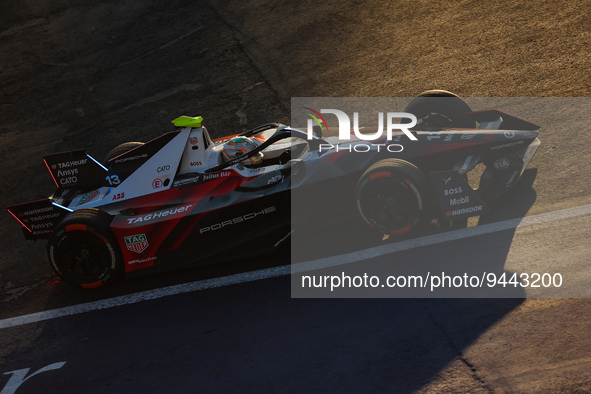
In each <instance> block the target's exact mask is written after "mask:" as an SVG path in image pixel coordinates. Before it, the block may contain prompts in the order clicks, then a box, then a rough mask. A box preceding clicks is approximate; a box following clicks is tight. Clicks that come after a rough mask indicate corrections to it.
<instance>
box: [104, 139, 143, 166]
mask: <svg viewBox="0 0 591 394" xmlns="http://www.w3.org/2000/svg"><path fill="white" fill-rule="evenodd" d="M142 145H144V143H143V142H125V143H123V144H121V145H117V146H116V147H114V148H113V149H111V151H110V152H109V153H107V156H105V160H104V161H103V163H104V164H105V165H107V164H108V163H109V161H110V160H111V159H114V158H115V157H117V156H120V155H122V154H124V153H125V152H129V151H130V150H132V149H135V148H137V147H138V146H142Z"/></svg>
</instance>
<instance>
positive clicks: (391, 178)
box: [356, 159, 429, 236]
mask: <svg viewBox="0 0 591 394" xmlns="http://www.w3.org/2000/svg"><path fill="white" fill-rule="evenodd" d="M428 196H429V186H428V183H427V178H426V177H425V175H424V174H423V173H422V172H421V170H419V169H418V168H417V167H415V166H414V165H413V164H411V163H409V162H407V161H404V160H399V159H386V160H381V161H379V162H377V163H375V164H374V165H372V166H371V167H369V168H368V169H367V171H365V173H364V174H363V175H362V176H361V178H360V179H359V181H358V182H357V189H356V197H357V209H358V210H359V213H360V215H361V217H362V218H363V220H364V221H365V222H366V223H367V224H368V225H369V226H370V227H372V228H374V229H376V230H378V231H380V232H381V233H382V234H388V235H394V236H399V235H403V234H410V233H413V232H416V231H417V230H419V229H420V227H421V226H422V225H423V224H424V223H425V222H426V220H427V219H428V216H429V213H428V211H429V209H428V207H429V202H428V201H429V199H428Z"/></svg>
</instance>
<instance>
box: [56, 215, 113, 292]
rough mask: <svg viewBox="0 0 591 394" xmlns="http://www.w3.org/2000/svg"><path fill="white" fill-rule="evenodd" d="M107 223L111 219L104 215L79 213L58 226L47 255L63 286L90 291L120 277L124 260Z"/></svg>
mask: <svg viewBox="0 0 591 394" xmlns="http://www.w3.org/2000/svg"><path fill="white" fill-rule="evenodd" d="M110 223H111V216H110V215H108V214H107V213H105V212H102V211H99V210H97V209H80V210H78V211H75V212H73V213H71V214H70V215H68V216H67V217H66V218H65V219H64V220H62V221H61V222H60V223H59V224H58V225H57V227H56V228H55V230H54V231H53V233H52V234H51V236H50V238H49V241H48V244H47V254H48V257H49V261H50V262H51V266H52V267H53V269H54V270H55V272H56V273H57V274H58V275H59V276H60V278H61V279H63V280H64V282H66V283H69V284H72V285H76V286H80V287H82V288H84V289H93V288H97V287H100V286H103V285H106V284H109V283H112V282H114V281H116V280H117V279H119V278H121V277H122V276H123V270H124V268H123V258H122V256H121V252H120V250H119V246H118V244H117V241H116V239H115V237H114V236H113V233H112V232H111V230H110V228H109V225H110Z"/></svg>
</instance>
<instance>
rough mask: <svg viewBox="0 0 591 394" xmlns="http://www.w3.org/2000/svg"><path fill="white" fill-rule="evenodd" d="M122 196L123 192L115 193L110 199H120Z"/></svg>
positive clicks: (123, 195)
mask: <svg viewBox="0 0 591 394" xmlns="http://www.w3.org/2000/svg"><path fill="white" fill-rule="evenodd" d="M122 198H125V193H117V194H115V195H114V196H113V199H112V200H111V201H115V200H121V199H122Z"/></svg>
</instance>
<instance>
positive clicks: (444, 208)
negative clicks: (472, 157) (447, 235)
mask: <svg viewBox="0 0 591 394" xmlns="http://www.w3.org/2000/svg"><path fill="white" fill-rule="evenodd" d="M429 176H430V177H431V182H432V183H433V187H434V189H435V194H436V195H437V200H438V202H439V207H440V208H441V212H443V215H444V218H446V219H448V220H455V219H464V218H468V217H471V216H479V215H484V214H486V213H488V208H487V206H486V205H485V204H484V202H483V201H482V199H481V198H480V197H479V196H478V194H476V192H475V191H474V190H473V189H472V187H471V186H470V185H469V184H468V182H467V181H466V180H465V179H464V177H463V176H462V175H461V174H460V173H459V172H458V171H455V170H451V171H432V172H430V173H429Z"/></svg>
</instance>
